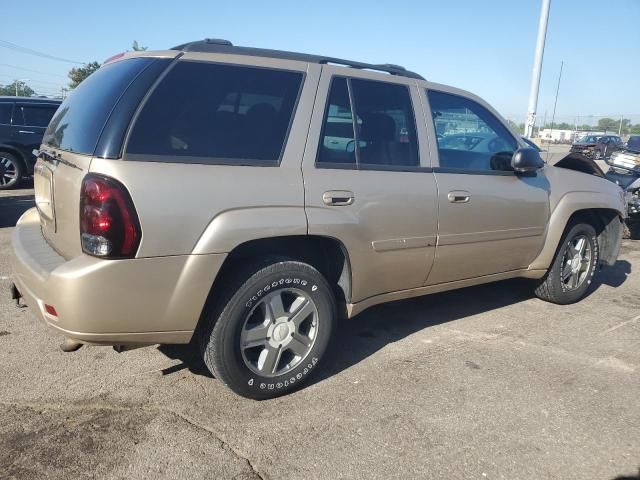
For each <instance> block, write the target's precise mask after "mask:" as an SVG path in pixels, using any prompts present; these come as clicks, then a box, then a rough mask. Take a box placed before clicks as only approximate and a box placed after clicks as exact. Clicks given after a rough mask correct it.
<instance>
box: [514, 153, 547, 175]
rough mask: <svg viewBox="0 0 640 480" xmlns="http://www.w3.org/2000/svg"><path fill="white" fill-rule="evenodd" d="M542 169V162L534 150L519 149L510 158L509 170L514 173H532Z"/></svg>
mask: <svg viewBox="0 0 640 480" xmlns="http://www.w3.org/2000/svg"><path fill="white" fill-rule="evenodd" d="M542 167H544V161H543V160H542V157H541V156H540V153H539V152H538V151H537V150H536V149H535V148H519V149H518V150H516V152H515V153H514V154H513V157H511V168H513V170H514V171H515V172H516V173H532V172H535V171H536V170H540V169H541V168H542Z"/></svg>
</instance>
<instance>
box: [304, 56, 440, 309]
mask: <svg viewBox="0 0 640 480" xmlns="http://www.w3.org/2000/svg"><path fill="white" fill-rule="evenodd" d="M344 72H345V69H344V68H338V67H333V66H328V65H327V66H323V72H322V76H321V80H320V85H319V89H318V91H319V92H320V93H319V94H318V97H317V98H316V103H315V108H314V112H313V116H312V121H311V128H310V134H309V139H308V141H307V148H306V149H305V156H304V161H303V176H304V185H305V209H306V214H307V218H308V224H309V234H312V235H323V236H328V237H333V238H336V239H338V240H339V241H340V242H342V243H343V244H344V246H345V247H346V249H347V251H348V253H349V260H350V263H351V270H352V292H351V299H350V301H351V302H352V303H356V302H359V301H361V300H364V299H366V298H368V297H372V296H374V295H378V294H382V293H387V292H391V291H395V290H405V289H410V288H415V287H420V286H422V285H423V284H424V279H425V278H426V276H427V274H428V271H429V268H430V267H431V265H432V262H433V257H434V251H435V240H436V231H437V218H436V215H437V204H436V186H435V181H434V177H433V173H432V172H431V171H430V169H429V168H428V167H429V166H430V165H429V156H428V152H427V148H426V132H425V131H424V129H423V128H421V129H417V128H416V117H417V118H421V115H422V110H421V107H420V100H419V96H418V92H417V89H416V87H414V86H412V82H411V80H410V79H407V78H402V77H393V79H392V80H390V81H380V78H381V77H382V75H381V74H374V73H371V72H365V71H353V72H352V71H351V70H350V71H349V77H348V78H347V77H345V76H344ZM416 106H417V108H414V107H416Z"/></svg>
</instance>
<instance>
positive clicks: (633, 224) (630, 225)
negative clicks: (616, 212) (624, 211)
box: [622, 219, 640, 240]
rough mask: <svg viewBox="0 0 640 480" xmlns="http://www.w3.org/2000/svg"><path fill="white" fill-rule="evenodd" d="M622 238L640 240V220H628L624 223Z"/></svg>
mask: <svg viewBox="0 0 640 480" xmlns="http://www.w3.org/2000/svg"><path fill="white" fill-rule="evenodd" d="M622 228H623V230H622V238H626V239H629V240H640V221H639V220H635V219H634V220H627V221H626V222H624V224H623V227H622Z"/></svg>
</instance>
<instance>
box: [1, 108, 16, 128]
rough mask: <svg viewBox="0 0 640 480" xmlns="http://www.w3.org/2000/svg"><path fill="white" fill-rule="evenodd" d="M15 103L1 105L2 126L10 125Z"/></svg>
mask: <svg viewBox="0 0 640 480" xmlns="http://www.w3.org/2000/svg"><path fill="white" fill-rule="evenodd" d="M12 110H13V103H0V124H5V125H8V124H10V123H11V111H12Z"/></svg>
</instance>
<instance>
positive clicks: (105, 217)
mask: <svg viewBox="0 0 640 480" xmlns="http://www.w3.org/2000/svg"><path fill="white" fill-rule="evenodd" d="M140 237H141V234H140V223H139V222H138V215H137V214H136V210H135V208H134V206H133V202H132V201H131V196H130V195H129V192H128V191H127V189H126V188H125V187H124V185H122V184H121V183H120V182H118V181H117V180H114V179H113V178H109V177H106V176H104V175H97V174H93V173H90V174H88V175H87V176H86V177H84V180H83V181H82V190H81V191H80V241H81V243H82V251H83V252H84V253H87V254H89V255H93V256H96V257H103V258H131V257H133V256H135V254H136V251H137V250H138V245H140Z"/></svg>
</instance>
